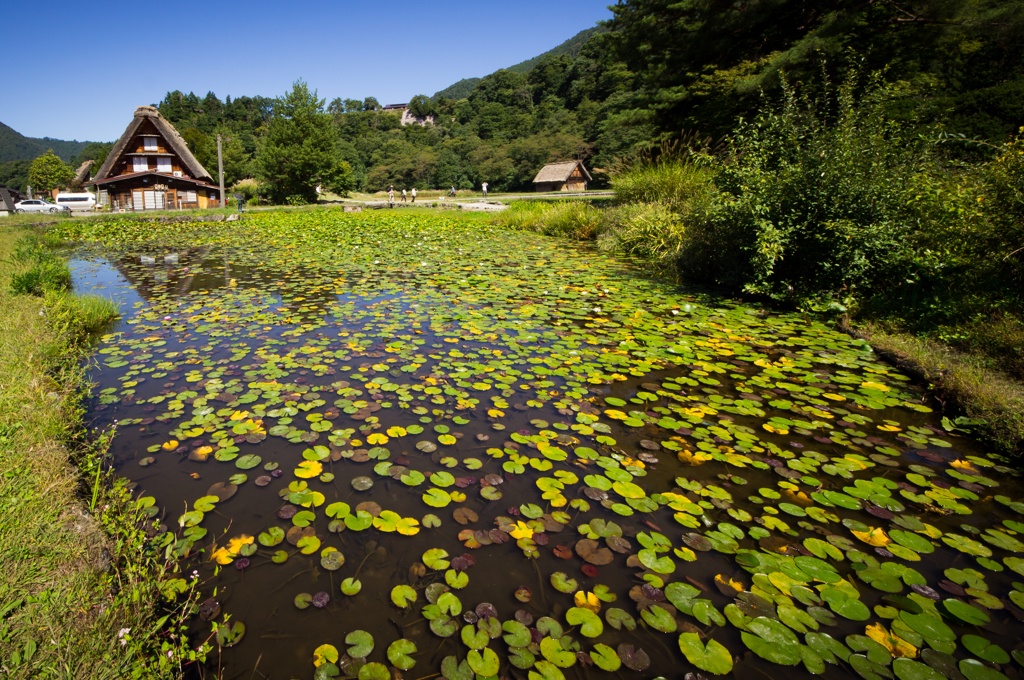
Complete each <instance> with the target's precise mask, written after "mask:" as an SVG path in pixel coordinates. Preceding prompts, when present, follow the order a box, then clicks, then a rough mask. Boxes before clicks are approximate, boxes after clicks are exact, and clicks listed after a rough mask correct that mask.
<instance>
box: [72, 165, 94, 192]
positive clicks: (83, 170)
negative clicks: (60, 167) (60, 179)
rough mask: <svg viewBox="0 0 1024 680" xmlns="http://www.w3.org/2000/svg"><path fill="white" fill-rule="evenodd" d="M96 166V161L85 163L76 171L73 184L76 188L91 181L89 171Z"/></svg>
mask: <svg viewBox="0 0 1024 680" xmlns="http://www.w3.org/2000/svg"><path fill="white" fill-rule="evenodd" d="M95 164H96V161H92V160H89V161H83V162H82V164H81V165H79V166H78V169H77V170H75V179H74V180H73V181H72V182H71V183H72V185H74V186H82V185H83V184H85V183H86V182H88V181H89V179H90V178H89V171H90V170H92V166H93V165H95Z"/></svg>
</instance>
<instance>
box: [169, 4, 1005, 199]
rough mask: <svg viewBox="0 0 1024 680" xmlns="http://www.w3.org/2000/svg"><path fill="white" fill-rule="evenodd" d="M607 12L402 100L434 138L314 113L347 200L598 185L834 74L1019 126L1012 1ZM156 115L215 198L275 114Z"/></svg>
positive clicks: (933, 111)
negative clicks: (582, 181) (554, 41)
mask: <svg viewBox="0 0 1024 680" xmlns="http://www.w3.org/2000/svg"><path fill="white" fill-rule="evenodd" d="M612 11H613V13H614V17H613V19H612V20H611V21H609V22H607V24H606V25H603V26H601V27H595V28H594V29H590V30H589V31H584V32H583V33H581V34H579V35H577V36H575V37H574V38H572V39H570V40H569V41H567V42H566V43H564V44H563V45H561V46H559V47H557V48H555V49H554V50H552V51H551V52H549V53H546V54H545V55H541V56H540V57H538V58H537V59H536V60H529V61H527V62H524V63H523V64H521V65H517V66H516V67H514V68H515V69H519V70H522V71H523V72H517V70H513V69H512V68H510V69H503V70H499V71H497V72H495V73H492V74H490V75H488V76H486V77H484V78H481V79H479V80H476V81H474V80H473V79H467V80H464V81H462V82H460V83H457V84H456V85H454V86H452V87H451V88H448V90H445V91H442V92H439V93H437V95H435V97H433V98H431V97H428V96H426V95H418V96H416V97H414V98H412V99H411V101H410V108H412V110H413V113H415V114H416V115H430V116H433V117H434V125H428V126H424V127H421V126H418V125H410V126H406V127H402V126H401V125H400V123H399V116H398V115H397V114H394V113H390V112H383V111H382V110H381V106H380V104H379V103H378V102H377V100H376V99H374V98H372V97H370V98H367V99H363V100H356V99H342V98H336V99H333V100H332V101H330V103H329V104H327V102H326V101H325V102H324V104H326V106H325V110H326V111H327V112H329V113H330V114H331V116H332V117H333V121H334V129H335V134H336V151H337V154H338V155H339V157H341V158H343V159H344V160H346V161H347V162H348V163H349V164H350V165H351V167H352V170H353V177H354V179H355V183H356V187H357V188H359V189H361V190H369V191H375V190H380V189H383V188H385V187H387V186H388V185H389V184H394V185H395V186H398V187H411V186H417V187H420V188H427V187H442V186H448V185H450V184H455V185H456V186H459V187H470V186H478V185H479V183H480V182H481V181H488V182H490V184H491V187H492V188H493V189H496V190H501V189H516V190H518V189H526V188H529V187H530V182H531V180H532V178H533V176H534V174H535V173H536V172H537V170H538V169H539V168H540V167H541V166H542V165H544V164H545V163H547V162H550V161H553V160H561V159H570V158H576V157H579V158H584V159H586V161H587V163H588V165H589V166H590V167H592V168H594V169H595V174H596V176H597V177H598V178H600V177H601V174H602V173H601V171H602V169H605V168H607V167H608V166H609V164H611V163H612V162H613V161H614V160H615V159H616V158H622V157H626V156H628V155H630V154H633V153H635V152H636V151H637V150H639V149H642V148H645V147H650V146H652V145H657V144H658V143H659V141H660V140H661V139H663V138H672V137H674V136H675V137H677V136H679V135H681V134H683V133H684V132H685V133H687V134H691V135H692V134H695V133H700V134H702V135H707V136H712V137H714V138H718V137H720V136H722V135H725V134H727V133H729V132H730V131H731V130H733V128H734V126H735V125H736V123H737V121H738V120H739V119H740V118H742V117H745V118H748V119H749V118H750V117H751V116H752V115H753V114H754V113H756V112H757V111H758V110H759V109H761V108H762V107H765V106H777V105H778V104H779V100H780V97H779V93H780V86H781V83H782V82H783V79H787V80H789V81H790V82H800V83H801V84H802V87H801V90H800V91H801V92H803V93H805V95H806V96H814V92H815V91H816V88H819V87H820V86H821V85H822V84H823V83H824V82H825V81H831V82H838V81H840V80H843V79H845V77H846V75H847V74H848V73H849V72H850V70H851V69H856V70H858V71H859V72H860V73H863V74H864V75H865V76H867V75H868V74H869V73H871V72H875V71H881V72H883V74H884V75H883V76H882V77H883V78H884V79H885V80H887V81H889V82H891V83H893V84H894V85H895V86H897V87H898V89H899V90H900V92H901V93H902V95H901V97H899V98H897V99H895V100H894V103H892V104H891V107H892V108H893V111H892V112H891V113H892V115H893V116H895V117H897V118H900V119H902V120H904V121H905V122H907V121H909V122H912V123H914V124H916V125H920V126H921V130H922V133H926V134H932V135H934V134H938V132H939V131H945V132H948V133H955V134H963V135H965V136H966V137H968V138H973V137H977V138H980V139H983V140H988V141H1002V140H1004V139H1006V137H1007V135H1009V134H1010V133H1012V132H1014V131H1015V130H1016V128H1017V126H1019V125H1020V124H1021V122H1022V121H1024V30H1022V28H1024V2H1020V1H1009V2H1007V1H999V0H940V1H937V2H936V1H935V0H927V1H926V0H892V1H890V2H885V3H863V2H854V1H852V0H823V2H817V3H807V2H805V1H804V0H744V1H743V2H739V3H736V2H733V1H732V0H728V1H726V0H720V1H713V0H681V1H680V0H625V1H624V2H621V3H619V4H616V5H613V6H612ZM448 95H451V96H448ZM159 107H160V110H161V112H162V113H163V114H164V115H165V116H167V117H168V118H169V119H170V120H171V121H172V122H173V123H174V124H175V125H177V126H178V128H179V130H180V131H181V132H182V134H183V136H185V137H186V139H187V140H188V141H189V144H190V146H192V147H193V150H194V151H195V152H196V155H197V156H198V157H199V159H200V160H201V161H202V162H203V163H204V164H207V165H211V166H212V165H215V162H214V158H215V156H214V153H215V148H216V146H215V134H216V132H218V131H219V132H221V133H223V134H224V136H225V138H226V139H227V140H229V141H227V142H226V147H225V154H226V158H225V165H226V168H225V170H226V174H227V179H228V181H229V183H230V182H233V181H236V180H237V179H239V178H241V177H243V176H246V175H248V174H250V173H253V172H254V171H253V166H252V165H251V164H250V163H251V160H252V159H253V158H254V157H255V155H256V153H257V152H258V150H259V148H260V140H261V138H262V136H263V135H264V134H265V131H266V129H267V125H268V123H269V121H270V120H271V119H272V118H273V116H274V110H275V100H273V99H268V98H265V97H242V98H239V99H236V100H234V101H231V100H228V101H225V102H221V101H220V100H219V99H217V97H216V96H214V95H213V94H212V93H210V94H208V95H207V96H206V97H205V98H199V97H197V96H196V95H192V94H189V95H185V94H182V93H181V92H172V93H169V94H168V95H167V96H166V97H165V98H164V101H163V102H161V103H160V104H159ZM976 148H977V149H980V148H981V147H976Z"/></svg>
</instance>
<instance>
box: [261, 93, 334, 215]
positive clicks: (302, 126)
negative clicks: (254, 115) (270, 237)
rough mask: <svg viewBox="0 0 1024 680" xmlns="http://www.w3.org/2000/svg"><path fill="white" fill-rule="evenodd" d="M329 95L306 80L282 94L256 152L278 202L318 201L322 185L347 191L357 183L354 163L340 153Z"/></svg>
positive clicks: (263, 173) (262, 172)
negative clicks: (327, 104) (327, 108)
mask: <svg viewBox="0 0 1024 680" xmlns="http://www.w3.org/2000/svg"><path fill="white" fill-rule="evenodd" d="M324 102H325V100H323V99H318V98H317V93H316V90H314V91H313V92H310V91H309V87H308V86H307V85H306V83H305V81H303V80H301V79H300V80H296V81H295V83H294V84H293V85H292V90H291V91H290V92H288V93H287V94H285V95H284V96H283V97H279V98H278V99H277V101H276V102H275V105H274V118H273V120H271V122H270V128H269V130H268V131H267V136H266V138H265V139H264V140H263V144H262V147H261V149H260V151H259V154H258V155H257V157H256V169H257V173H258V174H259V176H260V177H261V178H262V179H264V180H265V181H266V182H267V184H269V185H270V195H271V198H272V199H273V200H274V201H275V202H285V201H289V202H294V201H296V200H302V201H305V202H308V203H312V202H315V201H316V197H317V193H316V188H317V186H322V187H323V188H324V189H327V190H329V191H334V192H336V193H340V194H343V193H345V192H347V191H349V190H350V189H351V188H352V184H353V179H352V168H351V167H350V166H349V164H348V163H346V162H345V161H343V160H341V159H340V158H338V156H337V153H336V150H335V139H334V128H333V125H332V117H331V115H330V114H329V113H327V112H326V111H324Z"/></svg>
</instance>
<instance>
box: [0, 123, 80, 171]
mask: <svg viewBox="0 0 1024 680" xmlns="http://www.w3.org/2000/svg"><path fill="white" fill-rule="evenodd" d="M90 144H92V142H78V141H71V142H68V141H65V140H63V139H50V138H49V137H42V138H36V137H26V136H24V135H23V134H21V133H20V132H18V131H16V130H14V129H12V128H10V127H8V126H7V125H4V124H3V123H0V163H3V162H6V161H22V160H29V161H30V160H32V159H33V158H35V157H36V156H40V155H42V154H44V153H46V152H47V150H49V149H53V153H55V154H57V156H59V157H60V158H62V159H63V160H65V161H70V160H71V159H72V158H73V157H74V156H75V155H77V154H79V153H81V152H82V149H84V148H85V147H87V146H88V145H90Z"/></svg>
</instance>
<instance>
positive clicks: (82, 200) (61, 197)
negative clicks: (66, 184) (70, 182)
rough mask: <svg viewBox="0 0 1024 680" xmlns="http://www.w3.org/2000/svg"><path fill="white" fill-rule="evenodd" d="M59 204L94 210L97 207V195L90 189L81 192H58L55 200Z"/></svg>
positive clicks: (73, 208) (77, 209) (75, 208)
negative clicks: (90, 191)
mask: <svg viewBox="0 0 1024 680" xmlns="http://www.w3.org/2000/svg"><path fill="white" fill-rule="evenodd" d="M54 202H55V203H56V204H57V205H66V206H67V207H68V208H70V209H71V210H75V211H79V210H92V209H93V208H95V207H96V197H95V196H94V195H93V194H90V193H89V192H88V191H83V192H82V193H80V194H57V198H56V199H55V201H54Z"/></svg>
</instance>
